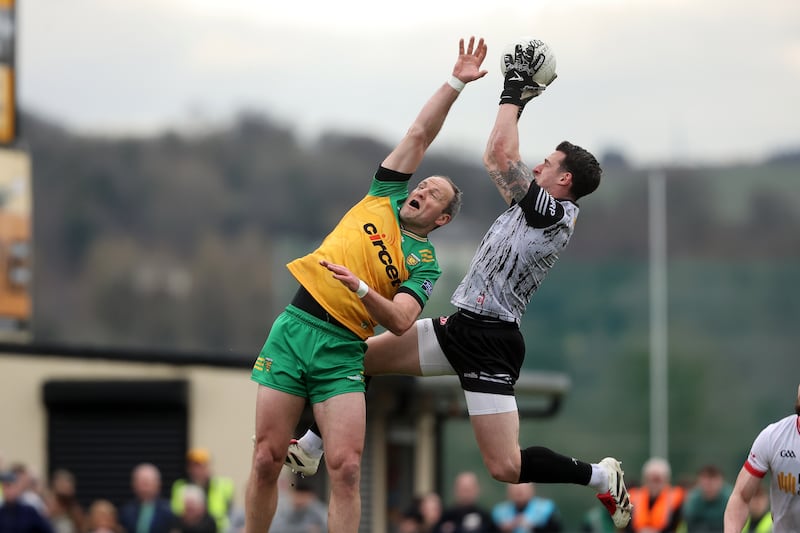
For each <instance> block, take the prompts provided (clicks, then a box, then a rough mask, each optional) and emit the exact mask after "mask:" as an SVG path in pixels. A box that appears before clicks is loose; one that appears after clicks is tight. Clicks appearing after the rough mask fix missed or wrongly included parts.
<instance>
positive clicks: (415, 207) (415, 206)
mask: <svg viewBox="0 0 800 533" xmlns="http://www.w3.org/2000/svg"><path fill="white" fill-rule="evenodd" d="M408 205H410V206H411V207H413V208H414V209H419V202H418V201H416V200H411V201H410V202H408Z"/></svg>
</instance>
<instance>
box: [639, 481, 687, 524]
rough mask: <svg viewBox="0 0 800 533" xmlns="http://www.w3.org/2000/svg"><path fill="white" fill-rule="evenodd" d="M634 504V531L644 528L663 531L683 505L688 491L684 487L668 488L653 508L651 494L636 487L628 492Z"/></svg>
mask: <svg viewBox="0 0 800 533" xmlns="http://www.w3.org/2000/svg"><path fill="white" fill-rule="evenodd" d="M628 494H629V495H630V498H631V503H632V504H633V514H632V516H631V520H632V526H633V530H634V531H641V530H642V529H644V528H652V529H656V530H658V531H661V530H663V529H664V528H665V527H667V525H668V524H669V522H670V519H671V518H672V515H673V514H674V513H675V511H677V510H678V508H679V507H680V506H681V504H682V503H683V499H684V497H685V496H686V491H685V490H684V489H683V487H666V488H664V490H662V491H661V492H660V493H659V494H658V497H657V498H656V500H655V501H654V502H653V506H652V507H651V506H650V492H649V491H648V490H647V489H646V488H644V487H634V488H631V489H630V490H629V491H628Z"/></svg>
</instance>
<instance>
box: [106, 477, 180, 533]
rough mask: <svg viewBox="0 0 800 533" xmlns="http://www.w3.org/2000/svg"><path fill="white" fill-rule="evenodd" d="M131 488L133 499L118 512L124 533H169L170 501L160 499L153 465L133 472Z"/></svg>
mask: <svg viewBox="0 0 800 533" xmlns="http://www.w3.org/2000/svg"><path fill="white" fill-rule="evenodd" d="M131 488H132V489H133V494H134V499H133V500H131V501H129V502H128V503H126V504H124V505H123V506H122V508H121V509H120V511H119V521H120V524H121V525H122V527H123V528H125V531H126V533H168V532H169V527H170V525H171V524H172V521H173V518H174V515H173V514H172V510H171V509H170V506H169V501H168V500H166V499H164V498H162V497H161V472H160V471H159V470H158V467H156V466H155V465H154V464H151V463H142V464H140V465H137V466H136V467H135V468H134V469H133V473H132V475H131Z"/></svg>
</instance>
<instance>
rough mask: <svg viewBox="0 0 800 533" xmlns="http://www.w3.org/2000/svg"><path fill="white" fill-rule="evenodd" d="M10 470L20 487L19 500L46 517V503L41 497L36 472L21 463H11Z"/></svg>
mask: <svg viewBox="0 0 800 533" xmlns="http://www.w3.org/2000/svg"><path fill="white" fill-rule="evenodd" d="M11 471H12V472H14V475H15V476H16V478H17V482H18V483H19V485H20V487H21V488H22V494H21V495H20V496H19V500H20V501H22V502H24V503H27V504H28V505H31V506H33V507H34V509H36V510H37V511H38V512H39V514H40V515H42V516H44V517H47V504H46V503H45V501H44V498H43V497H42V491H41V487H40V486H39V479H38V477H37V476H36V474H35V473H34V472H33V471H32V470H31V469H30V468H28V467H27V466H26V465H25V464H23V463H14V464H12V465H11Z"/></svg>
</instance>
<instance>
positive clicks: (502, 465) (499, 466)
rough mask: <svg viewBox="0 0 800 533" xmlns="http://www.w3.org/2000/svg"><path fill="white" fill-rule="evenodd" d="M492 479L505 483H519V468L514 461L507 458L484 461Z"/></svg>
mask: <svg viewBox="0 0 800 533" xmlns="http://www.w3.org/2000/svg"><path fill="white" fill-rule="evenodd" d="M484 462H485V463H486V468H487V469H488V470H489V474H490V475H491V476H492V478H494V479H496V480H497V481H501V482H503V483H517V482H518V481H519V468H518V467H517V466H516V465H515V464H514V462H513V461H509V460H507V459H506V458H502V459H497V458H494V459H487V460H485V461H484Z"/></svg>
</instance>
